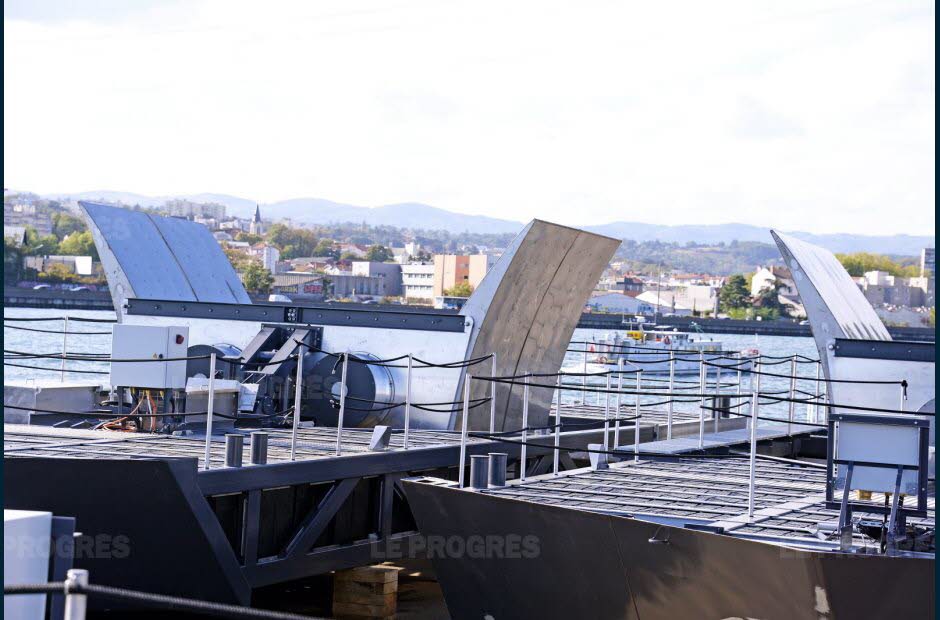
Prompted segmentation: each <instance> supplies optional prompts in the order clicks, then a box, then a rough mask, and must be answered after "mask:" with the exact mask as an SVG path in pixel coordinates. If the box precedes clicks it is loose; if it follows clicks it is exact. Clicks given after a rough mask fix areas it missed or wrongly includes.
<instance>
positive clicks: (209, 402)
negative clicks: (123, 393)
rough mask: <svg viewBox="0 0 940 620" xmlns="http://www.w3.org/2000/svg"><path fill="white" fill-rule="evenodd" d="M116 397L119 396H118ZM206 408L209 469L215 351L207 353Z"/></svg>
mask: <svg viewBox="0 0 940 620" xmlns="http://www.w3.org/2000/svg"><path fill="white" fill-rule="evenodd" d="M118 398H120V396H119V397H118ZM206 409H207V411H206V454H205V465H204V469H209V448H210V447H211V445H212V413H213V410H214V409H215V353H211V354H209V396H208V398H207V399H206Z"/></svg>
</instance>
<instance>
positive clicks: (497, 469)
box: [488, 452, 509, 488]
mask: <svg viewBox="0 0 940 620" xmlns="http://www.w3.org/2000/svg"><path fill="white" fill-rule="evenodd" d="M508 459H509V455H508V454H506V453H505V452H490V466H489V480H488V484H489V486H490V488H498V487H504V486H506V463H507V461H508Z"/></svg>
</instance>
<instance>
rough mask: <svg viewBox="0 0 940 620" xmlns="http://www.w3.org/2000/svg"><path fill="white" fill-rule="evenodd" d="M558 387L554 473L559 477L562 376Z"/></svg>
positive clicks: (556, 395) (556, 393)
mask: <svg viewBox="0 0 940 620" xmlns="http://www.w3.org/2000/svg"><path fill="white" fill-rule="evenodd" d="M556 381H557V383H558V387H557V389H556V390H555V450H554V451H553V452H554V455H553V459H552V461H553V463H552V467H553V469H552V471H553V472H554V473H555V475H556V476H557V475H558V457H559V455H560V454H561V449H560V447H559V446H560V445H561V374H559V375H558V378H557V379H556Z"/></svg>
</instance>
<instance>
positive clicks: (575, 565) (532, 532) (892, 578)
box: [404, 480, 935, 620]
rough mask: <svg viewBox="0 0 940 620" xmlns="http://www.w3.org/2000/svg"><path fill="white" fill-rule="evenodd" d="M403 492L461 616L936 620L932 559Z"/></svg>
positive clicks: (440, 490) (420, 485) (414, 487)
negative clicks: (808, 547) (807, 547)
mask: <svg viewBox="0 0 940 620" xmlns="http://www.w3.org/2000/svg"><path fill="white" fill-rule="evenodd" d="M404 487H405V492H406V494H407V496H408V501H409V504H410V506H411V509H412V511H413V513H414V515H415V518H416V520H417V523H418V526H419V528H420V530H421V532H422V534H424V535H425V536H426V537H429V538H431V537H433V538H437V539H439V541H440V545H439V546H440V548H441V552H440V553H438V554H434V555H433V556H432V560H433V562H434V568H435V571H436V573H437V577H438V580H439V581H440V583H441V587H442V588H443V591H444V595H445V598H446V601H447V607H448V609H449V611H450V613H451V615H452V616H453V617H454V618H474V619H478V618H484V617H492V618H496V619H499V618H631V619H632V618H636V619H642V620H650V619H664V620H666V619H669V620H672V619H676V618H703V619H715V620H719V619H726V618H760V619H762V620H772V619H780V620H793V619H805V620H820V619H821V618H824V619H826V620H841V619H852V620H856V619H859V618H933V617H934V611H935V599H934V561H933V560H928V559H919V558H899V557H893V558H887V557H884V556H859V555H842V554H833V553H831V552H816V551H802V550H796V549H792V548H788V547H782V546H779V545H774V544H767V543H764V542H758V541H753V540H745V539H741V538H735V537H732V536H727V535H720V534H716V533H712V532H707V531H700V530H693V529H685V528H681V527H671V526H666V525H661V524H658V523H652V522H649V521H641V520H636V519H631V518H627V517H622V516H614V515H606V514H600V513H593V512H587V511H582V510H572V509H569V508H562V507H557V506H551V505H539V504H534V503H530V502H524V501H518V500H514V499H511V498H505V497H497V496H493V495H485V494H480V493H473V492H468V491H466V490H463V491H461V490H458V489H455V488H453V487H448V486H444V485H435V484H430V483H427V482H420V481H410V480H406V481H404ZM481 540H482V542H480V541H481ZM500 540H501V541H504V542H505V544H499V543H494V542H493V541H500ZM476 543H479V544H476ZM430 547H431V545H430V544H429V548H430Z"/></svg>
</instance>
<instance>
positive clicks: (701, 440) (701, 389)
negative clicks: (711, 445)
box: [698, 351, 705, 450]
mask: <svg viewBox="0 0 940 620" xmlns="http://www.w3.org/2000/svg"><path fill="white" fill-rule="evenodd" d="M698 393H699V394H700V395H701V402H700V403H699V408H698V448H699V450H701V449H703V448H704V447H705V351H702V352H700V353H699V367H698Z"/></svg>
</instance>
